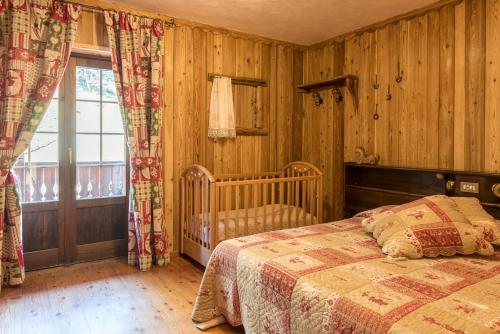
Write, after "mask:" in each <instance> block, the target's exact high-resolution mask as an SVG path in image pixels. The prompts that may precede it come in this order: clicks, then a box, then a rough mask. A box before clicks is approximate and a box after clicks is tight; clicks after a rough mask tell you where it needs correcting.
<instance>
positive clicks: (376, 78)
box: [373, 74, 380, 89]
mask: <svg viewBox="0 0 500 334" xmlns="http://www.w3.org/2000/svg"><path fill="white" fill-rule="evenodd" d="M379 87H380V85H379V83H378V75H377V74H375V83H374V84H373V89H379Z"/></svg>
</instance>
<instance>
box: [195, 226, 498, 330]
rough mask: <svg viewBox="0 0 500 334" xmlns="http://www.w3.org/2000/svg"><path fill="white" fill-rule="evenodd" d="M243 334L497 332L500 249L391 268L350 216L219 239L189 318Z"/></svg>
mask: <svg viewBox="0 0 500 334" xmlns="http://www.w3.org/2000/svg"><path fill="white" fill-rule="evenodd" d="M219 315H223V316H224V317H225V318H226V319H227V321H228V322H229V323H231V324H232V325H235V326H236V325H241V324H243V326H244V327H245V331H246V332H247V333H315V334H316V333H454V334H460V333H500V250H497V251H496V253H495V255H494V256H492V257H490V258H484V257H477V256H455V257H450V258H446V257H440V258H436V259H418V260H407V261H389V260H387V259H386V257H385V255H384V254H383V253H382V252H381V250H380V247H379V246H378V245H377V244H376V242H375V241H374V239H373V238H372V237H371V236H370V235H368V234H366V233H365V232H364V231H363V230H362V228H361V224H360V220H359V219H356V218H352V219H348V220H344V221H338V222H333V223H327V224H322V225H314V226H307V227H301V228H295V229H289V230H282V231H273V232H266V233H261V234H256V235H253V236H247V237H243V238H238V239H232V240H227V241H224V242H222V243H221V244H219V246H218V247H217V248H216V249H215V250H214V253H213V254H212V257H211V259H210V262H209V264H208V266H207V269H206V271H205V275H204V277H203V281H202V283H201V287H200V290H199V293H198V296H197V300H196V303H195V306H194V310H193V314H192V318H193V320H194V321H197V322H205V321H208V320H211V319H213V318H214V317H216V316H219Z"/></svg>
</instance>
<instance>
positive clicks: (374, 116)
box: [373, 103, 380, 120]
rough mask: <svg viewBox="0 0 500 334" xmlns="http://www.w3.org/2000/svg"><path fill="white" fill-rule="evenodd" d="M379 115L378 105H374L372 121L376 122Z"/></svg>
mask: <svg viewBox="0 0 500 334" xmlns="http://www.w3.org/2000/svg"><path fill="white" fill-rule="evenodd" d="M379 117H380V116H379V114H378V103H377V104H375V113H374V114H373V119H374V120H378V119H379Z"/></svg>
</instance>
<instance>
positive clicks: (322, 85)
mask: <svg viewBox="0 0 500 334" xmlns="http://www.w3.org/2000/svg"><path fill="white" fill-rule="evenodd" d="M340 87H347V89H348V90H349V93H351V96H352V98H353V104H354V113H356V114H357V113H358V77H357V76H355V75H351V74H346V75H341V76H338V77H335V78H333V79H330V80H323V81H318V82H313V83H309V84H304V85H300V86H297V89H298V90H299V92H301V93H312V92H319V91H320V90H324V89H331V88H340Z"/></svg>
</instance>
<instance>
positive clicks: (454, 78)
mask: <svg viewBox="0 0 500 334" xmlns="http://www.w3.org/2000/svg"><path fill="white" fill-rule="evenodd" d="M499 6H500V5H499V4H498V2H497V1H493V0H477V1H476V0H465V1H463V2H459V3H456V4H448V5H445V6H442V7H440V8H437V9H433V10H431V11H430V12H427V13H424V14H421V15H419V16H416V17H412V18H408V19H402V20H400V21H396V22H390V23H388V24H387V25H385V26H383V27H379V28H377V29H375V30H372V31H366V32H361V33H359V34H358V35H355V36H353V37H350V38H348V39H347V40H345V44H346V46H345V50H346V54H345V62H344V73H345V74H351V73H352V74H357V75H359V77H360V78H359V80H360V84H359V89H360V94H359V95H360V99H361V101H360V113H359V115H357V116H356V115H353V114H352V112H353V110H352V106H350V105H349V104H346V116H347V117H346V119H345V145H344V147H345V152H344V155H345V160H346V161H353V160H354V149H355V147H356V146H358V145H361V146H363V147H365V148H366V149H367V150H369V151H371V152H376V153H378V154H380V164H382V165H392V166H403V167H426V168H450V169H457V170H470V171H487V172H498V171H499V170H500V163H499V161H498V156H499V154H500V145H499V143H498V132H499V128H500V121H499V119H498V118H499V114H500V110H497V108H496V103H497V102H496V96H497V95H498V86H497V84H496V73H497V71H498V68H499V66H500V64H499V62H498V61H497V59H496V58H497V57H498V46H497V44H498V35H499V34H500V23H499V22H498V10H499V9H498V7H499ZM373 47H374V48H375V50H376V51H375V52H373V50H371V51H370V50H369V49H371V48H373ZM398 63H399V64H400V69H401V70H402V71H403V80H402V82H401V83H397V82H396V81H395V76H396V73H397V66H398ZM367 66H368V67H367ZM374 75H377V76H378V81H379V83H380V89H378V90H375V89H373V81H374V80H373V76H374ZM388 84H389V85H390V86H391V88H392V92H391V94H392V99H391V100H390V101H386V100H385V99H384V98H383V96H384V94H385V92H386V90H387V88H386V86H387V85H388ZM372 95H374V96H375V100H374V101H373V100H372ZM381 101H382V102H381ZM377 103H378V104H379V113H380V119H379V120H378V121H376V122H373V121H372V115H373V109H374V107H375V104H377Z"/></svg>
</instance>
